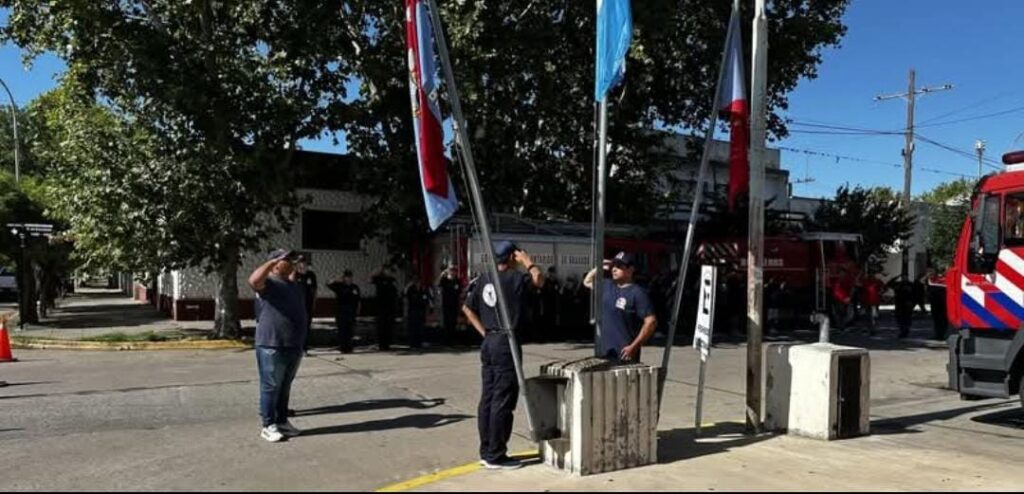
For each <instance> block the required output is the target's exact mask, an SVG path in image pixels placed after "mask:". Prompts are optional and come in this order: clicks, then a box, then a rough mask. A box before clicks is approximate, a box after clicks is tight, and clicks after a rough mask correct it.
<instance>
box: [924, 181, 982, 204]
mask: <svg viewBox="0 0 1024 494" xmlns="http://www.w3.org/2000/svg"><path fill="white" fill-rule="evenodd" d="M977 183H978V181H977V180H976V179H973V178H959V179H956V180H951V181H949V182H943V183H941V184H939V185H936V186H935V188H934V189H932V190H929V191H928V192H925V193H924V194H921V195H920V196H919V197H918V198H917V200H918V201H923V202H927V203H929V204H945V205H954V204H959V203H961V202H965V201H969V200H970V199H971V194H972V193H973V192H974V186H975V185H976V184H977Z"/></svg>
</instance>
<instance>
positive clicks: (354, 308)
mask: <svg viewBox="0 0 1024 494" xmlns="http://www.w3.org/2000/svg"><path fill="white" fill-rule="evenodd" d="M327 288H329V289H330V290H331V291H332V292H334V296H335V297H337V299H338V303H337V308H336V309H335V316H334V323H335V325H336V326H337V328H338V351H340V352H341V353H352V333H353V330H354V329H355V327H356V316H358V315H359V303H360V302H361V301H362V297H361V294H360V292H359V285H356V284H355V283H352V271H349V270H347V269H346V270H345V273H344V274H342V277H341V279H340V280H334V281H333V282H331V283H329V284H328V285H327Z"/></svg>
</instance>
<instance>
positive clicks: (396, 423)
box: [302, 413, 473, 436]
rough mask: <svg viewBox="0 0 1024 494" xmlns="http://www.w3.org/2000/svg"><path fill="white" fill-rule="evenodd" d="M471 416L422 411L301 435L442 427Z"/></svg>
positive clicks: (308, 430)
mask: <svg viewBox="0 0 1024 494" xmlns="http://www.w3.org/2000/svg"><path fill="white" fill-rule="evenodd" d="M469 418H473V416H472V415H463V414H448V415H441V414H437V413H424V414H418V415H405V416H403V417H398V418H393V419H384V420H369V421H366V422H359V423H355V424H344V425H332V426H328V427H317V428H314V429H305V430H303V431H302V435H303V436H322V435H325V434H351V433H355V432H380V431H386V430H392V429H407V428H416V429H433V428H435V427H443V426H446V425H451V424H454V423H457V422H462V421H463V420H466V419H469Z"/></svg>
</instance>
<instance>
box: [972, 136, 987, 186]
mask: <svg viewBox="0 0 1024 494" xmlns="http://www.w3.org/2000/svg"><path fill="white" fill-rule="evenodd" d="M974 150H975V151H977V152H978V178H981V164H982V162H983V161H984V156H985V141H983V140H981V139H978V140H977V141H974Z"/></svg>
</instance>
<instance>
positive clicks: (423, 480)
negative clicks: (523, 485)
mask: <svg viewBox="0 0 1024 494" xmlns="http://www.w3.org/2000/svg"><path fill="white" fill-rule="evenodd" d="M539 454H540V452H539V451H537V450H535V449H534V450H530V451H524V452H522V453H516V454H513V455H510V456H511V457H513V458H520V459H522V458H531V457H535V456H538V455H539ZM481 469H483V466H481V465H480V462H479V461H474V462H473V463H467V464H465V465H460V466H457V467H454V468H449V469H447V470H441V471H439V472H434V473H429V474H427V475H421V476H419V477H416V478H414V479H410V480H406V481H404V482H399V483H397V484H391V485H389V486H385V487H381V488H380V489H377V491H376V492H404V491H409V490H412V489H415V488H417V487H422V486H424V485H427V484H432V483H434V482H440V481H442V480H445V479H450V478H453V477H458V476H460V475H466V474H470V473H473V472H476V471H478V470H481Z"/></svg>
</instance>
